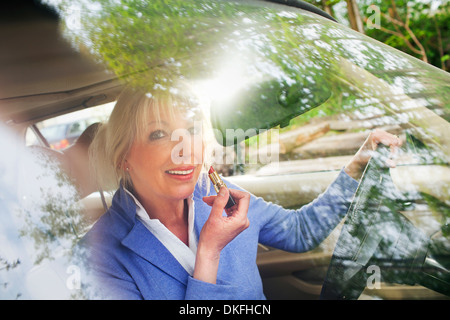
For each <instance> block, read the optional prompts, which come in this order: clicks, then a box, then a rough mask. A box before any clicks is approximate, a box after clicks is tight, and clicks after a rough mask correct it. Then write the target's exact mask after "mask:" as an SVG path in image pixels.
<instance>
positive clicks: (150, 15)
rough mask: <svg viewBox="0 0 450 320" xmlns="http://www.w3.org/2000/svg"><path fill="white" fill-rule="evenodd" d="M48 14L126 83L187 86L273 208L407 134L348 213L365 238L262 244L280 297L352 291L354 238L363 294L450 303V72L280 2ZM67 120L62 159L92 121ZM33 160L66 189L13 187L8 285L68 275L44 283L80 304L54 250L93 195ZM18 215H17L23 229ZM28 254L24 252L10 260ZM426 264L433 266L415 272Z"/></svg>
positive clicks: (295, 203)
mask: <svg viewBox="0 0 450 320" xmlns="http://www.w3.org/2000/svg"><path fill="white" fill-rule="evenodd" d="M46 3H49V4H50V5H54V7H55V8H56V9H55V10H57V11H58V14H60V15H61V21H62V23H63V25H62V26H61V28H62V30H63V35H64V37H65V38H66V39H67V41H71V43H72V44H73V45H74V46H75V47H77V48H80V51H82V52H83V53H85V54H87V55H88V56H89V57H90V58H91V59H93V60H94V61H99V63H102V64H103V65H106V66H107V67H108V68H109V70H111V72H113V73H114V74H115V75H116V76H117V77H118V78H120V79H121V80H123V81H124V83H125V84H127V85H130V86H142V85H146V87H147V88H149V94H151V92H152V90H155V91H170V90H175V89H174V88H175V84H176V83H177V82H178V81H182V82H188V83H189V84H190V85H191V86H192V88H193V90H195V91H196V92H197V94H198V95H199V97H200V101H201V102H202V103H203V104H204V105H205V108H204V111H205V113H206V114H207V118H208V119H210V124H209V125H210V127H211V132H210V134H211V140H210V141H211V142H210V143H211V145H210V147H211V149H212V154H211V163H212V164H213V166H214V168H215V169H216V171H218V172H219V173H221V174H222V175H223V176H225V177H226V178H227V179H228V181H230V182H233V183H235V184H237V185H239V186H241V187H242V188H244V189H246V190H248V191H250V192H252V193H253V194H255V195H256V196H259V197H262V198H264V199H265V200H267V201H271V202H274V203H276V204H279V205H282V206H283V207H286V208H292V209H296V208H299V207H301V206H303V205H306V204H308V203H310V202H311V201H313V200H314V199H315V198H316V197H317V196H318V195H319V194H320V193H321V192H323V191H325V190H326V188H327V186H328V185H329V184H330V183H331V182H332V181H333V180H334V179H335V178H336V177H337V175H338V174H339V172H340V170H341V169H342V168H343V167H344V166H345V165H346V164H347V163H348V162H349V161H350V159H351V158H352V156H353V155H354V154H355V153H356V152H357V151H358V149H359V147H360V146H361V145H362V144H363V143H364V141H365V140H366V138H367V136H368V135H369V134H370V132H371V131H372V130H374V129H376V128H382V129H384V130H387V131H388V132H391V133H393V134H395V135H398V136H399V137H400V138H401V139H402V141H403V147H402V149H401V150H400V152H399V154H398V155H397V163H398V165H397V167H396V168H395V169H391V170H389V172H386V170H383V169H382V168H379V167H376V166H375V167H371V168H372V169H371V171H367V174H366V175H365V176H364V177H363V179H362V180H361V183H360V184H359V188H358V192H357V194H356V196H355V200H354V202H353V204H352V207H351V211H349V216H350V217H354V216H357V217H360V218H359V220H357V221H359V222H360V221H363V222H364V223H363V222H361V224H358V225H357V226H358V228H356V227H355V228H354V229H351V228H353V227H354V226H353V225H349V224H350V223H351V222H352V221H356V220H352V219H349V218H347V219H346V220H344V221H343V222H342V223H341V224H340V225H339V226H338V227H337V228H336V229H335V230H334V231H333V233H332V234H331V235H330V236H329V237H328V238H327V239H326V240H325V241H324V242H323V243H321V244H320V245H319V247H318V248H317V249H315V250H313V251H312V252H306V253H299V254H295V255H293V254H286V253H281V252H280V251H279V250H275V249H273V248H269V247H264V246H261V247H260V254H259V256H258V263H259V265H260V273H261V275H262V276H263V282H264V286H265V290H266V291H265V294H266V296H267V297H268V298H293V297H294V298H298V297H307V298H319V295H320V290H321V288H322V284H323V283H324V282H326V283H331V284H332V285H333V286H338V285H340V283H341V282H340V281H341V280H342V279H344V278H345V277H344V275H342V274H339V273H333V272H332V270H333V266H336V265H338V267H339V264H336V260H335V259H334V258H336V257H337V254H336V252H337V251H339V250H337V251H336V249H339V248H343V247H345V246H343V244H342V243H343V242H345V241H350V242H352V241H353V242H354V243H355V246H354V247H353V250H354V251H350V252H348V253H346V254H347V255H349V256H350V257H351V258H354V259H353V261H357V262H360V264H361V267H360V269H358V271H359V272H360V273H359V275H361V278H360V279H359V278H358V279H359V280H358V281H359V282H358V284H359V285H361V286H360V287H358V288H357V289H355V290H356V291H355V292H356V293H355V294H354V295H353V296H352V297H353V298H355V299H356V298H361V297H362V298H386V299H392V298H394V299H395V298H416V299H423V298H445V297H446V296H448V295H449V294H450V293H449V292H448V291H446V290H448V287H449V283H450V281H449V278H448V274H449V273H448V270H450V265H449V264H448V261H449V259H448V258H449V256H450V242H449V236H450V229H449V219H450V215H449V201H450V194H449V190H450V180H449V179H450V168H449V165H448V163H449V159H450V140H449V139H450V124H449V119H450V90H449V89H450V88H449V86H450V85H449V84H450V81H449V80H450V77H449V75H448V73H445V72H443V71H440V70H438V69H436V68H434V67H431V66H429V65H427V64H425V63H423V62H421V61H418V60H416V59H414V58H411V57H409V56H407V55H406V54H403V53H401V52H398V51H396V50H394V49H392V48H389V47H387V46H385V45H382V44H380V43H378V42H376V41H374V40H372V39H370V38H368V37H365V36H364V35H361V34H359V33H356V32H354V31H351V30H350V29H348V28H346V27H344V26H341V25H339V24H337V23H335V22H333V21H330V20H327V19H324V18H322V17H319V16H317V15H314V14H312V13H310V12H306V11H303V10H300V9H296V8H290V7H288V6H284V5H276V4H273V3H270V2H266V1H244V2H241V3H235V2H228V1H186V0H184V1H174V3H173V5H171V6H167V5H165V3H164V2H163V1H152V2H132V3H131V2H130V3H128V2H127V3H126V4H125V3H122V2H120V1H111V2H104V1H71V2H70V5H69V2H66V1H50V0H48V1H46ZM111 107H112V105H111V106H109V108H111ZM108 110H109V111H110V110H111V109H108ZM109 111H108V112H109ZM88 112H94V113H90V114H89V115H88V116H86V117H85V118H89V119H90V120H92V119H93V118H96V119H98V118H97V117H100V119H106V118H107V114H108V112H105V113H101V114H98V113H96V111H95V109H94V108H89V110H88ZM69 118H70V121H69V122H68V121H67V119H68V117H67V116H65V118H64V124H63V122H62V121H61V123H59V124H58V127H51V126H50V124H52V123H53V124H56V123H57V122H59V120H58V119H56V118H55V119H48V120H46V121H44V122H41V123H37V124H35V125H36V127H37V128H38V129H39V130H40V132H41V133H42V134H43V135H44V137H45V138H46V140H48V142H49V144H50V145H51V146H53V147H54V148H64V147H65V146H68V145H70V144H71V143H72V142H73V141H69V135H68V133H77V134H78V133H81V132H82V131H83V128H84V127H86V126H87V125H88V124H87V123H83V122H82V121H85V120H80V119H84V118H82V117H80V116H78V115H74V114H71V115H70V116H69ZM67 123H69V124H68V125H69V128H67V127H65V126H66V125H67ZM56 133H58V135H57V134H56ZM56 136H57V137H56ZM53 137H55V138H53ZM32 140H33V139H32V138H30V142H29V144H34V143H35V142H33V141H32ZM65 140H67V141H65ZM63 141H65V142H64V143H62V142H63ZM66 142H67V144H66ZM4 143H6V142H4ZM8 148H14V146H11V145H8ZM11 154H12V153H11ZM23 158H24V159H26V162H25V163H21V164H20V165H21V166H25V167H27V168H34V165H33V163H35V164H37V165H39V166H43V167H44V168H46V170H44V173H42V174H40V175H39V178H37V177H35V179H34V180H33V181H35V182H36V181H38V182H42V181H43V180H45V179H44V178H43V177H47V178H48V177H51V179H53V180H52V182H50V185H52V187H54V186H56V187H57V190H58V191H51V190H52V189H51V188H46V187H44V188H42V187H41V186H40V185H39V184H30V186H29V188H25V187H24V186H26V185H27V182H28V181H29V179H31V176H26V175H25V176H21V178H23V179H25V180H20V182H22V183H21V184H20V187H18V186H14V188H11V184H12V183H13V182H14V181H15V180H14V179H9V180H7V181H6V180H5V181H4V180H1V181H0V182H2V183H3V185H2V188H3V189H4V190H5V192H12V193H13V195H12V196H11V199H14V201H13V202H8V203H5V207H6V208H7V210H6V211H7V212H6V213H4V214H3V215H2V218H4V219H6V220H8V221H9V222H8V223H9V224H13V222H11V221H16V220H14V219H18V220H17V221H18V222H17V223H18V225H19V227H17V226H12V227H11V229H8V228H7V226H9V224H0V226H1V227H0V228H4V229H5V230H2V233H1V234H2V235H5V237H6V238H7V241H5V242H1V243H3V244H4V243H7V244H8V245H6V246H5V245H0V247H1V250H2V251H0V259H1V260H0V276H3V278H0V279H5V280H4V281H3V282H4V283H6V282H10V283H14V284H13V285H11V287H7V288H6V290H5V296H8V297H16V296H23V297H36V296H37V297H40V295H41V294H43V291H42V290H39V288H40V287H41V286H42V282H41V281H40V279H49V278H46V277H42V278H41V275H42V274H46V275H49V274H50V275H54V274H56V273H52V272H48V273H46V272H47V271H48V270H56V269H57V270H59V271H58V272H60V274H62V275H63V276H61V277H60V278H62V279H70V280H75V282H70V281H69V282H65V283H63V284H62V286H61V287H60V289H67V288H68V287H70V289H71V290H72V289H74V288H75V290H74V291H70V292H69V296H70V295H72V297H75V298H79V297H85V296H83V292H82V290H80V287H79V286H78V283H79V282H77V281H76V280H77V278H76V275H79V273H78V270H79V269H77V268H79V267H80V266H79V265H78V264H77V263H73V262H68V261H66V260H64V263H62V264H56V265H54V264H51V263H50V262H52V261H53V260H54V259H53V258H54V256H55V255H56V254H55V253H56V252H58V254H59V253H60V254H61V256H64V255H63V253H64V252H65V249H67V250H69V249H72V248H73V247H74V246H75V244H76V243H77V241H78V240H79V239H80V237H81V235H82V234H83V232H84V230H85V229H86V228H88V227H89V226H90V224H89V225H86V224H85V223H84V221H83V220H82V219H81V220H80V218H79V215H80V211H79V208H78V207H77V205H79V202H78V201H74V199H76V200H79V199H77V197H76V193H72V192H74V191H73V189H69V191H67V190H64V191H61V188H65V187H66V186H69V187H70V183H69V182H68V181H66V180H64V179H65V178H64V177H62V176H61V175H60V174H59V171H58V170H56V169H54V168H52V167H50V166H49V165H48V163H47V161H46V160H44V161H41V162H39V161H38V162H36V161H34V160H33V159H35V156H34V155H29V154H28V153H26V156H25V157H23ZM28 160H30V161H28ZM4 161H6V160H4ZM29 162H30V163H29ZM13 164H14V162H8V163H4V164H3V165H4V166H9V167H11V166H13ZM9 167H8V168H9ZM16 169H17V168H16ZM372 170H373V171H372ZM12 172H17V170H16V171H14V170H13V171H12ZM32 172H35V174H37V173H39V172H41V171H32ZM372 172H373V173H372ZM377 181H378V182H380V181H381V182H383V183H381V182H380V183H376V182H377ZM374 182H375V183H374ZM380 186H383V188H384V189H383V188H381V189H380ZM13 191H14V192H13ZM111 191H113V190H111ZM367 192H368V193H367ZM61 194H63V195H64V197H60V195H61ZM66 197H67V199H66ZM24 199H25V200H27V201H26V203H25V204H24V203H23V200H24ZM30 199H31V200H33V201H35V202H33V201H31V200H30ZM369 200H370V201H369ZM372 200H373V201H374V202H371V201H372ZM0 201H5V198H0ZM36 201H37V202H36ZM376 201H378V202H376ZM16 207H18V208H19V212H20V213H21V215H19V218H13V216H14V214H13V211H14V210H13V209H14V208H16ZM36 208H38V210H36ZM361 208H365V209H364V210H362V209H361ZM379 208H383V210H382V211H383V212H385V217H391V220H389V221H384V220H383V221H380V220H376V219H375V220H370V221H377V222H379V226H384V227H383V228H381V227H377V224H370V223H369V222H367V221H366V220H367V219H365V218H364V217H365V216H364V215H362V213H364V214H367V213H371V217H378V213H379V212H380V211H377V210H378V209H379ZM361 217H362V218H361ZM59 218H61V220H59ZM90 222H92V221H90ZM360 226H361V227H360ZM77 227H79V228H78V229H77ZM7 229H8V230H12V231H8V230H7ZM74 230H75V231H74ZM76 230H78V231H76ZM352 230H359V232H356V235H355V233H352ZM8 232H10V233H8ZM6 235H7V236H6ZM414 235H417V237H416V238H414ZM368 239H369V240H370V241H366V240H368ZM414 239H423V241H420V243H419V241H417V242H414ZM366 245H367V246H366ZM408 245H409V246H408ZM14 246H18V247H19V246H20V247H21V249H20V250H17V251H13V250H10V249H8V248H14ZM30 248H32V249H30ZM55 248H59V249H60V250H56V249H55ZM26 249H29V250H31V251H32V253H31V254H30V253H29V252H28V251H27V250H26ZM60 251H63V252H60ZM14 252H15V253H14ZM416 253H420V255H419V254H416ZM69 256H70V255H69ZM419 256H420V257H421V261H420V262H418V261H416V260H414V259H413V261H412V262H411V263H412V264H407V262H409V261H410V260H411V259H412V258H414V257H419ZM64 257H66V256H64ZM346 257H347V256H346ZM19 261H20V263H19ZM69 261H70V259H69ZM286 261H288V262H286ZM330 261H331V262H330ZM338 262H339V261H338ZM330 266H331V268H330ZM411 266H412V267H411ZM47 267H49V268H50V269H48V268H47ZM405 267H406V268H410V269H411V268H412V269H413V271H414V272H413V273H407V272H405V271H404V269H405ZM422 268H426V270H425V269H422ZM330 270H331V271H330ZM373 270H375V271H373ZM424 270H425V272H423V271H424ZM40 272H42V273H40ZM377 272H378V273H377ZM355 274H356V272H355ZM418 274H420V277H419V276H417V277H416V275H418ZM348 275H349V273H347V274H346V276H348ZM72 276H73V277H72ZM352 276H353V274H352ZM50 278H51V277H50ZM350 278H351V277H350ZM419 278H420V279H419ZM432 278H439V279H441V280H440V281H437V282H433V280H432ZM23 279H28V280H27V281H28V282H26V283H24V282H23ZM1 281H2V280H0V282H1ZM42 281H43V280H42ZM49 281H50V282H52V281H51V280H49ZM52 283H53V282H52ZM55 283H56V281H55ZM67 283H69V284H67ZM280 285H282V288H283V290H279V288H280V287H279V286H280ZM30 288H31V289H30ZM277 288H278V289H277ZM286 288H288V289H286ZM299 288H303V289H304V291H302V290H300V289H299ZM0 290H2V289H0ZM33 290H34V291H33ZM352 290H353V288H352ZM352 290H350V289H349V291H352ZM300 291H301V292H300ZM55 292H57V290H56V289H55ZM293 292H294V293H293ZM352 292H353V291H352ZM288 294H292V295H291V296H286V295H288ZM345 294H346V295H347V293H345ZM0 295H1V294H0Z"/></svg>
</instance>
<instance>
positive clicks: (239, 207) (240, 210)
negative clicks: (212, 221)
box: [225, 189, 250, 216]
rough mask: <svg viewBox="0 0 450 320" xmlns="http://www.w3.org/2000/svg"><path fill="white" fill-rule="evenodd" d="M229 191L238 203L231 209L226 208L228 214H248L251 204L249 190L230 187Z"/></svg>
mask: <svg viewBox="0 0 450 320" xmlns="http://www.w3.org/2000/svg"><path fill="white" fill-rule="evenodd" d="M228 191H229V192H230V194H231V196H232V197H233V199H234V201H235V202H236V205H234V206H232V207H231V208H229V209H225V211H226V213H227V215H233V216H246V215H247V211H248V207H249V205H250V194H249V193H248V192H244V191H240V190H235V189H229V190H228Z"/></svg>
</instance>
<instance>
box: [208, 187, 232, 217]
mask: <svg viewBox="0 0 450 320" xmlns="http://www.w3.org/2000/svg"><path fill="white" fill-rule="evenodd" d="M228 197H229V192H228V189H227V188H223V187H222V188H220V190H219V193H218V194H217V196H216V197H215V199H214V202H213V204H212V208H211V215H212V216H222V212H223V210H224V209H225V206H226V205H227V202H228Z"/></svg>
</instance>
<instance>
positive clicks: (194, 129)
mask: <svg viewBox="0 0 450 320" xmlns="http://www.w3.org/2000/svg"><path fill="white" fill-rule="evenodd" d="M188 131H189V133H190V134H191V135H197V134H201V133H202V128H201V127H200V126H193V127H191V128H189V129H188Z"/></svg>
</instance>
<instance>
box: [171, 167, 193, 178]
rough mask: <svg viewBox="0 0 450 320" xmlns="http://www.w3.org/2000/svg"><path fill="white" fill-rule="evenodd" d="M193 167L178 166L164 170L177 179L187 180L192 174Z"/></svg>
mask: <svg viewBox="0 0 450 320" xmlns="http://www.w3.org/2000/svg"><path fill="white" fill-rule="evenodd" d="M194 170H195V167H193V166H190V167H178V168H174V169H170V170H166V173H167V174H168V175H170V177H172V178H175V179H178V180H189V179H191V178H192V177H193V176H194Z"/></svg>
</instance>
